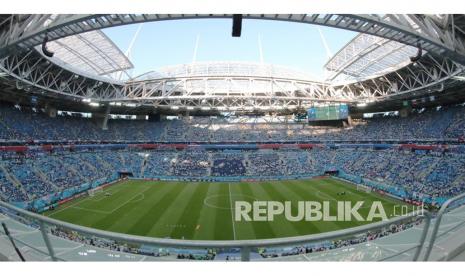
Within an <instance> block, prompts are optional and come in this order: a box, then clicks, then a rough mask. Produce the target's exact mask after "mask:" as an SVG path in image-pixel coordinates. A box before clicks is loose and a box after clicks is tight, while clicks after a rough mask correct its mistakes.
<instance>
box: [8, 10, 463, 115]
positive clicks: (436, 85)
mask: <svg viewBox="0 0 465 276" xmlns="http://www.w3.org/2000/svg"><path fill="white" fill-rule="evenodd" d="M229 17H231V15H227V14H192V15H187V14H166V15H146V14H142V15H132V14H127V15H124V14H115V15H4V16H2V19H1V21H0V22H1V23H0V38H1V39H0V41H2V44H1V45H0V57H1V58H2V59H1V60H0V69H1V71H2V79H3V81H2V83H4V85H8V86H9V87H10V88H11V89H20V90H25V91H29V92H30V93H32V94H37V95H42V96H44V95H46V96H48V97H52V98H58V99H68V101H74V102H75V105H76V104H79V103H80V102H81V101H83V100H84V101H85V102H88V101H92V102H94V103H95V104H96V105H99V106H102V107H103V106H105V107H108V106H110V104H113V105H114V106H121V107H126V112H130V111H129V110H130V109H131V108H132V109H134V108H133V107H138V108H141V107H146V108H147V107H150V109H145V110H152V111H153V110H159V109H160V110H161V109H163V108H165V109H171V108H174V109H175V110H184V111H186V110H187V111H189V110H202V111H205V113H208V112H209V111H211V112H214V111H225V110H226V111H227V110H229V111H237V112H240V111H247V112H254V111H255V112H260V111H267V110H273V111H276V112H280V111H281V112H288V113H289V112H291V113H292V112H294V110H305V109H306V108H308V107H309V106H311V105H312V104H314V103H315V102H346V103H350V104H352V105H354V106H356V105H357V104H361V105H365V104H367V103H371V104H370V105H371V106H377V105H376V104H374V103H375V102H376V103H378V105H379V104H380V103H384V102H390V101H392V100H396V99H405V98H410V97H421V96H424V95H428V96H431V95H436V94H441V95H443V94H445V93H443V92H444V91H445V90H447V91H449V90H450V91H452V90H454V89H456V88H457V87H458V86H459V85H460V84H461V82H462V81H463V76H462V75H463V65H464V64H465V46H464V43H463V37H464V32H463V29H464V26H463V25H465V24H464V20H463V16H461V15H434V16H433V15H431V16H425V15H385V16H378V15H333V14H289V15H287V14H246V15H244V18H245V19H266V20H281V21H289V22H299V23H308V24H317V25H324V26H331V27H336V28H341V29H346V30H351V31H356V32H360V34H359V35H358V36H357V37H356V38H354V39H353V40H352V41H351V42H350V43H348V44H347V45H346V46H345V47H344V48H342V49H341V50H340V51H339V52H338V53H337V54H336V55H335V56H334V57H333V58H332V59H331V60H330V61H328V63H327V64H326V66H325V68H326V69H327V70H328V71H329V72H330V74H329V77H328V79H326V80H319V81H317V80H312V79H308V78H302V76H301V75H299V74H297V75H294V74H282V75H278V76H270V75H262V74H260V73H258V72H257V71H266V70H268V69H267V68H266V66H265V67H264V68H259V67H257V69H258V70H249V65H247V64H238V63H235V64H234V63H227V64H225V63H224V64H215V63H211V64H202V65H191V66H192V67H191V68H187V70H186V72H189V73H188V74H180V75H178V74H175V75H168V76H163V75H152V78H144V79H143V80H141V79H128V80H126V81H121V80H119V79H115V78H111V77H110V74H111V73H114V72H118V71H119V72H121V71H123V70H126V69H128V68H130V67H131V66H132V65H131V64H130V62H129V61H128V60H127V59H125V57H124V55H123V54H122V53H121V52H120V51H118V50H117V48H116V47H112V43H111V41H109V40H108V39H105V36H104V35H103V34H102V33H100V32H98V30H99V29H102V28H107V27H113V26H119V25H125V24H133V23H141V22H149V21H162V20H175V19H194V18H229ZM45 37H47V38H48V39H49V41H51V42H50V43H49V44H51V46H50V49H51V50H56V51H57V57H56V58H55V57H54V58H48V57H46V56H44V55H43V54H42V53H41V51H40V49H38V48H40V47H38V46H40V44H41V43H42V41H43V39H44V38H45ZM90 41H92V42H90ZM73 45H87V46H85V47H84V48H85V50H83V51H78V49H77V48H76V47H74V48H73ZM417 47H420V48H421V49H422V53H423V57H422V58H421V59H419V60H418V61H417V62H414V63H412V62H411V61H410V59H409V58H410V57H411V56H415V54H416V52H417V51H418V49H417ZM96 49H105V51H101V50H100V51H99V50H96ZM71 56H73V57H71ZM91 61H92V62H91ZM225 66H228V67H227V68H229V69H230V70H225V69H226V68H225ZM209 68H212V70H211V71H209V70H208V69H209ZM213 68H215V69H213ZM204 69H207V71H205V70H204ZM199 71H200V72H199ZM197 72H198V73H199V74H198V75H197V74H195V73H197ZM257 73H258V74H257ZM121 74H124V73H120V75H121ZM219 88H220V89H219ZM127 107H129V108H127ZM277 107H278V108H277ZM111 109H112V110H113V111H115V112H117V110H118V107H112V108H111Z"/></svg>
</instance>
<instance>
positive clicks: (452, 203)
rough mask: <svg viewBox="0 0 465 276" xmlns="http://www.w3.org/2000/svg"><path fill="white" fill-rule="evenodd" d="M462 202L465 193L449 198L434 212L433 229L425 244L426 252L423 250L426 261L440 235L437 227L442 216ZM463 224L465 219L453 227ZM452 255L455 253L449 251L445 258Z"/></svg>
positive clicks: (464, 199)
mask: <svg viewBox="0 0 465 276" xmlns="http://www.w3.org/2000/svg"><path fill="white" fill-rule="evenodd" d="M464 204H465V193H463V194H460V195H457V196H455V197H453V198H450V199H448V200H447V201H446V202H444V204H442V205H441V208H440V209H439V211H438V212H437V214H436V219H435V222H434V225H433V230H432V232H431V235H430V239H429V241H428V243H427V245H426V252H425V254H424V257H423V260H424V261H428V260H429V259H430V256H431V252H432V251H433V247H434V244H435V242H436V240H437V238H438V237H439V236H440V235H438V232H439V227H440V226H441V221H442V219H443V218H444V216H446V215H447V213H448V212H450V211H452V210H453V209H456V208H458V207H460V206H463V205H464ZM463 224H465V220H464V221H462V222H461V223H459V224H458V225H456V226H455V227H454V228H453V229H456V228H458V227H459V226H462V225H463ZM453 229H449V230H448V231H444V232H443V233H441V235H444V234H446V233H447V232H450V231H451V230H453ZM464 249H465V248H463V247H459V248H458V249H457V250H456V252H457V253H460V252H462V251H463V250H464ZM454 255H456V254H454V252H450V253H449V254H448V256H447V258H452V257H454Z"/></svg>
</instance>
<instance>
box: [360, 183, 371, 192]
mask: <svg viewBox="0 0 465 276" xmlns="http://www.w3.org/2000/svg"><path fill="white" fill-rule="evenodd" d="M357 191H363V192H365V193H371V191H373V188H371V187H370V186H367V185H362V184H357Z"/></svg>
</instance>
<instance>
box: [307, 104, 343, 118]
mask: <svg viewBox="0 0 465 276" xmlns="http://www.w3.org/2000/svg"><path fill="white" fill-rule="evenodd" d="M307 113H308V120H309V121H334V120H344V119H347V118H348V117H349V107H348V106H347V104H340V105H328V106H315V107H311V108H310V109H308V111H307Z"/></svg>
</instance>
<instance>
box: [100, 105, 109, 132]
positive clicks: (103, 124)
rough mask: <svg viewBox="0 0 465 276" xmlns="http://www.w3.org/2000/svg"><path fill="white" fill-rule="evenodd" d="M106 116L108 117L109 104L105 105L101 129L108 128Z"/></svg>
mask: <svg viewBox="0 0 465 276" xmlns="http://www.w3.org/2000/svg"><path fill="white" fill-rule="evenodd" d="M108 117H110V105H107V107H106V109H105V115H104V116H103V121H102V130H108Z"/></svg>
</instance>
